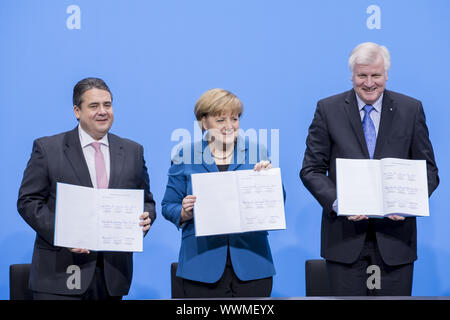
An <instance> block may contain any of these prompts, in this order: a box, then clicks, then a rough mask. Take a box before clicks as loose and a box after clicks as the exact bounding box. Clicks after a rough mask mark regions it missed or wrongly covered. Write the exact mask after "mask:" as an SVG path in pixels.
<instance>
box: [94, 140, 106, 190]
mask: <svg viewBox="0 0 450 320" xmlns="http://www.w3.org/2000/svg"><path fill="white" fill-rule="evenodd" d="M91 145H92V146H93V147H94V149H95V173H96V175H97V188H99V189H108V176H107V175H106V166H105V158H103V153H102V151H101V150H100V142H92V143H91Z"/></svg>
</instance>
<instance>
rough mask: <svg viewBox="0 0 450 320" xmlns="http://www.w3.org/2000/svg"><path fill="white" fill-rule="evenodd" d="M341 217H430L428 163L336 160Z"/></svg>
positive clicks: (391, 159)
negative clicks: (393, 215) (394, 215)
mask: <svg viewBox="0 0 450 320" xmlns="http://www.w3.org/2000/svg"><path fill="white" fill-rule="evenodd" d="M336 170H337V173H336V185H337V200H338V201H337V206H338V215H344V216H348V215H366V216H369V217H384V216H386V215H390V214H396V215H400V216H422V217H424V216H429V215H430V213H429V207H428V182H427V168H426V161H425V160H405V159H396V158H385V159H381V160H366V159H339V158H338V159H336Z"/></svg>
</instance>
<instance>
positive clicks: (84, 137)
mask: <svg viewBox="0 0 450 320" xmlns="http://www.w3.org/2000/svg"><path fill="white" fill-rule="evenodd" d="M78 133H79V136H80V143H81V148H84V147H86V146H88V145H90V144H91V143H92V142H100V143H101V144H103V145H105V146H107V147H109V142H108V135H107V134H106V135H104V136H103V138H101V139H100V140H99V141H97V140H95V139H94V138H92V137H91V136H90V135H89V134H88V133H87V132H86V131H84V130H83V128H81V126H80V125H78Z"/></svg>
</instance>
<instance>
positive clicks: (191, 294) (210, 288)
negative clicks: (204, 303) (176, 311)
mask: <svg viewBox="0 0 450 320" xmlns="http://www.w3.org/2000/svg"><path fill="white" fill-rule="evenodd" d="M272 283H273V278H272V277H268V278H264V279H256V280H250V281H242V280H240V279H239V278H238V277H237V276H236V274H235V273H234V270H233V266H232V265H231V259H230V253H229V252H228V256H227V263H226V266H225V271H224V273H223V275H222V277H221V278H220V279H219V281H217V282H214V283H205V282H199V281H192V280H187V279H183V289H184V294H185V298H233V297H236V298H237V297H270V294H271V292H272Z"/></svg>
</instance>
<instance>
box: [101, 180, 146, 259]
mask: <svg viewBox="0 0 450 320" xmlns="http://www.w3.org/2000/svg"><path fill="white" fill-rule="evenodd" d="M96 190H97V193H98V196H97V199H98V200H97V208H98V247H99V248H100V250H102V251H130V252H131V251H134V252H141V251H142V250H143V247H142V246H143V245H142V244H143V237H144V236H143V232H142V227H141V226H139V222H140V219H139V217H140V215H141V214H142V213H143V212H144V191H143V190H130V189H96Z"/></svg>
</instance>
